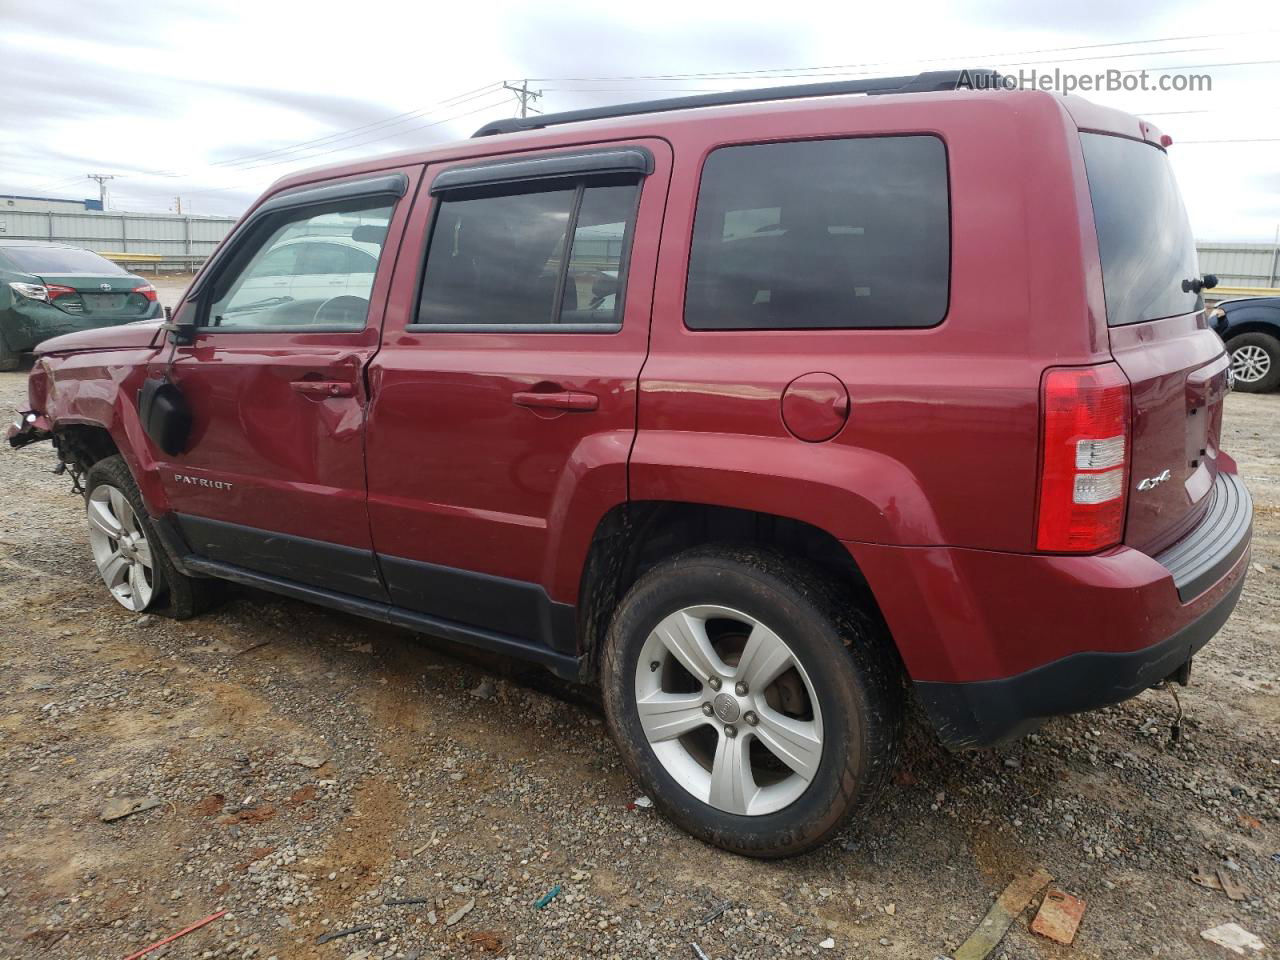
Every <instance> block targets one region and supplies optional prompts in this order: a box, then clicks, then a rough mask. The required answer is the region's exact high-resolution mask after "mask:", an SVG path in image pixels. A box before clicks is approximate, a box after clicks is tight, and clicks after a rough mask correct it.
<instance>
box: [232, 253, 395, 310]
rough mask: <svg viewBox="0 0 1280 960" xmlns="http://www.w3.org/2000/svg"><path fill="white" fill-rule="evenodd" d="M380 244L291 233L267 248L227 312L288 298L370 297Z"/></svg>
mask: <svg viewBox="0 0 1280 960" xmlns="http://www.w3.org/2000/svg"><path fill="white" fill-rule="evenodd" d="M380 250H381V247H380V245H379V244H376V243H364V242H361V241H359V240H352V239H350V238H347V237H325V236H319V237H317V236H312V237H293V238H291V239H288V240H282V241H280V242H279V243H277V244H275V245H274V246H272V247H271V248H270V249H268V250H265V251H264V252H263V253H262V254H261V255H260V256H259V257H258V258H257V262H256V263H254V264H253V265H251V266H250V267H249V269H248V270H247V271H246V272H245V274H244V276H243V277H242V278H241V281H240V283H239V284H238V285H237V287H236V288H235V289H234V291H233V292H232V293H231V296H230V297H228V298H227V300H226V301H225V303H224V305H223V308H222V309H223V312H225V313H235V312H237V311H240V310H244V309H245V308H246V307H251V305H255V304H259V303H266V302H274V301H276V299H277V298H280V299H283V298H285V297H287V298H289V299H290V300H329V299H332V298H333V297H342V296H350V297H359V298H361V299H363V300H368V299H369V294H370V292H371V291H372V289H373V274H374V271H375V270H376V269H377V266H378V254H379V252H380Z"/></svg>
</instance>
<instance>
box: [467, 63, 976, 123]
mask: <svg viewBox="0 0 1280 960" xmlns="http://www.w3.org/2000/svg"><path fill="white" fill-rule="evenodd" d="M999 76H1000V74H999V73H998V72H997V71H995V70H991V69H986V68H983V69H977V70H930V71H927V72H925V73H918V74H916V75H915V76H914V77H873V78H870V79H867V80H838V81H836V82H834V83H797V84H791V85H790V86H786V87H760V88H757V89H754V90H728V91H725V92H723V93H706V94H699V95H698V96H693V97H670V98H668V99H666V100H641V101H638V102H636V103H619V104H615V105H613V106H610V107H588V108H587V109H585V110H566V111H564V112H563V113H544V114H541V115H540V116H534V117H510V118H508V119H506V120H494V121H492V122H490V123H486V124H485V125H484V126H483V127H481V128H480V129H479V130H477V131H476V132H475V133H473V134H472V137H488V136H492V135H493V134H497V133H519V132H520V131H522V130H539V129H541V128H543V127H552V126H557V125H559V124H562V123H578V122H579V121H582V120H603V119H605V118H607V117H634V116H638V115H640V114H645V113H666V112H668V111H670V110H689V109H692V108H694V107H721V106H728V105H731V104H738V103H766V102H768V101H770V100H791V99H794V98H796V97H839V96H844V95H845V94H850V93H865V94H869V95H876V94H886V93H934V92H938V91H943V90H956V89H958V88H959V87H960V86H961V84H962V83H963V84H964V85H965V86H966V88H975V87H976V88H982V89H995V88H996V83H995V81H996V78H998V77H999Z"/></svg>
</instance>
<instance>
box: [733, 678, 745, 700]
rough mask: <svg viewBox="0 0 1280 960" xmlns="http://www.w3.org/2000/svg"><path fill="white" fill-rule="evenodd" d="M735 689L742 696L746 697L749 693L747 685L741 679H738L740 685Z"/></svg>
mask: <svg viewBox="0 0 1280 960" xmlns="http://www.w3.org/2000/svg"><path fill="white" fill-rule="evenodd" d="M733 690H734V692H735V693H736V694H737V695H738V696H740V697H745V696H746V695H747V685H746V684H745V683H743V682H742V681H741V680H739V681H738V685H737V686H736V687H734V688H733Z"/></svg>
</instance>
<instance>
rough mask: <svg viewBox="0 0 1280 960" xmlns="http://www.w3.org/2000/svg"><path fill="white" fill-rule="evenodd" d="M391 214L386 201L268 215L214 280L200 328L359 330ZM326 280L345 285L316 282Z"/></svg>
mask: <svg viewBox="0 0 1280 960" xmlns="http://www.w3.org/2000/svg"><path fill="white" fill-rule="evenodd" d="M392 209H393V207H392V205H391V204H390V203H389V202H388V201H387V200H386V199H385V198H379V199H356V200H344V201H341V202H339V203H330V204H323V205H316V206H308V207H299V208H297V209H293V210H286V211H283V212H281V213H278V214H275V215H274V216H272V217H269V218H268V219H267V220H266V221H264V222H263V223H262V224H260V225H259V226H258V228H257V230H256V231H255V234H254V236H253V237H251V238H250V240H249V244H248V246H247V247H246V248H245V249H244V250H243V251H242V252H240V253H238V254H237V255H236V256H235V259H234V260H233V261H232V262H231V263H230V264H229V266H228V269H227V270H225V271H224V272H223V273H222V274H221V275H220V276H219V277H218V278H217V279H216V280H215V281H214V284H213V289H212V293H211V298H212V302H211V303H210V306H209V309H208V314H207V316H205V317H204V318H203V323H204V324H205V325H207V326H211V327H217V328H219V329H232V330H234V329H250V328H266V329H275V328H279V327H289V328H294V327H322V328H324V329H327V330H362V329H363V328H364V325H365V321H366V319H367V318H368V313H369V300H368V291H369V290H370V289H371V288H372V285H373V276H372V275H373V273H374V272H375V270H376V269H377V265H378V260H379V258H380V257H381V255H382V246H383V243H384V241H385V239H386V231H387V225H388V224H389V223H390V221H391V212H392ZM322 274H323V275H326V276H327V277H335V276H336V277H338V278H341V277H343V276H345V277H346V278H347V280H348V283H347V284H346V285H343V284H341V283H340V282H331V283H329V284H325V283H323V282H322V283H320V284H315V283H314V282H312V278H314V277H316V276H317V275H322ZM361 293H363V295H361Z"/></svg>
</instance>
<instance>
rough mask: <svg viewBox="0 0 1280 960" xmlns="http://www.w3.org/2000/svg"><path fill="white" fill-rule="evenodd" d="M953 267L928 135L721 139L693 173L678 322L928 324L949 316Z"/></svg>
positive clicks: (940, 153)
mask: <svg viewBox="0 0 1280 960" xmlns="http://www.w3.org/2000/svg"><path fill="white" fill-rule="evenodd" d="M950 272H951V210H950V197H949V194H948V188H947V157H946V148H945V147H944V146H943V144H942V141H941V140H939V139H938V138H937V137H933V136H901V137H861V138H856V139H853V138H851V139H845V140H810V141H795V142H789V143H771V144H759V145H752V146H742V147H721V148H720V149H718V150H715V151H713V152H712V153H711V155H710V156H709V157H708V158H707V162H706V165H705V167H704V169H703V172H702V182H701V186H700V188H699V193H698V207H697V212H696V219H695V221H694V230H693V248H692V251H691V253H690V257H689V280H688V286H687V289H686V292H685V325H686V326H688V327H689V328H690V329H693V330H805V329H833V328H834V329H856V328H870V327H929V326H933V325H934V324H936V323H939V322H940V321H941V320H942V318H943V317H944V316H945V315H946V312H947V301H948V298H949V295H950V279H951V278H950Z"/></svg>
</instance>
